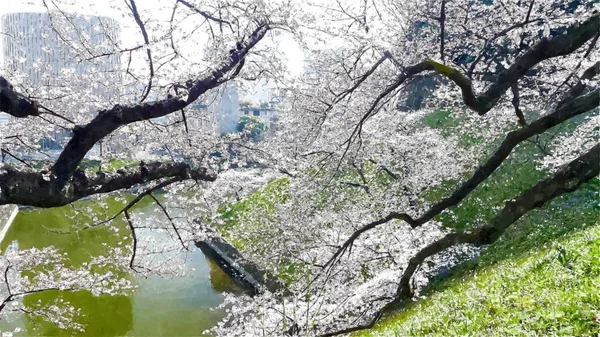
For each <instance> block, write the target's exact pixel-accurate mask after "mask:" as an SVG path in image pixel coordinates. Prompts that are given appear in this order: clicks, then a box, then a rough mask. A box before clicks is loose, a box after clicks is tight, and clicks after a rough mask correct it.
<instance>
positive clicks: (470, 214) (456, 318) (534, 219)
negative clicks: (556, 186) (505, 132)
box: [354, 110, 600, 337]
mask: <svg viewBox="0 0 600 337" xmlns="http://www.w3.org/2000/svg"><path fill="white" fill-rule="evenodd" d="M582 118H583V117H581V118H577V119H575V120H573V121H570V122H569V123H566V124H565V125H564V126H561V127H559V128H555V129H554V130H552V131H551V132H548V133H546V134H544V135H542V136H541V137H542V138H549V137H551V135H550V134H552V133H556V132H560V133H567V134H568V133H570V132H572V131H573V130H574V129H575V127H576V125H577V124H578V123H580V122H581V120H582ZM423 122H424V124H426V125H428V126H430V127H433V128H436V129H439V130H441V131H442V134H444V135H447V136H450V135H452V134H455V132H456V131H457V130H458V129H460V122H459V121H457V120H456V119H454V118H453V116H452V113H451V112H449V111H445V110H437V111H435V112H434V113H432V114H431V115H430V116H427V117H425V118H424V120H423ZM472 141H473V142H474V143H477V141H478V140H477V139H476V138H468V139H467V138H464V137H462V138H461V139H460V142H461V145H462V146H463V147H465V148H469V146H471V145H472V144H474V143H473V142H472ZM498 141H499V140H495V141H493V142H491V143H490V144H489V146H486V148H488V147H489V149H488V150H487V152H489V151H491V150H493V149H494V148H495V146H497V145H498ZM541 155H542V154H541V153H540V151H539V150H538V149H536V148H535V147H534V146H533V145H532V144H530V143H523V144H521V145H519V146H518V147H517V148H516V149H515V150H514V152H513V154H511V156H510V157H509V158H508V159H507V160H506V161H505V162H504V163H503V164H502V166H501V167H500V168H498V169H497V170H496V171H495V172H494V173H493V174H492V175H491V176H490V177H489V179H487V180H486V181H485V182H484V183H482V184H481V185H480V186H479V187H478V188H477V189H476V190H475V191H473V192H472V193H471V194H470V195H469V196H468V197H467V198H466V199H465V200H463V202H462V203H461V204H459V205H458V206H455V207H452V208H450V209H449V210H447V211H445V212H443V213H442V214H440V215H439V216H438V217H436V220H438V221H440V222H441V223H442V224H443V225H445V226H446V227H448V228H452V229H454V230H458V231H461V230H465V229H468V228H473V227H478V226H480V225H482V224H484V223H486V222H488V221H489V220H490V219H491V218H492V217H493V216H494V215H495V214H496V213H497V212H498V210H499V209H500V208H501V207H502V206H503V204H504V201H505V200H507V199H511V198H513V197H514V196H516V195H518V194H519V193H520V192H521V191H523V190H525V189H527V188H530V187H531V186H533V185H534V184H535V183H536V182H537V181H539V180H540V179H543V178H545V177H546V176H547V175H548V173H547V172H545V171H543V170H541V169H539V167H538V165H537V164H536V162H537V160H536V159H537V158H539V157H540V156H541ZM469 174H471V173H470V172H466V173H465V176H464V177H462V178H463V179H466V178H468V175H469ZM457 184H458V182H457V181H446V182H444V183H443V184H442V185H440V186H438V187H436V188H432V189H430V190H428V191H427V192H426V193H425V194H424V198H425V200H427V201H428V202H436V201H438V200H440V199H441V198H443V197H445V196H447V195H449V194H450V193H451V192H452V191H454V189H455V188H456V187H457ZM599 191H600V180H599V179H597V178H596V179H593V180H592V181H591V182H589V183H587V184H584V185H583V186H582V187H580V188H579V189H578V190H577V191H575V192H573V193H569V194H566V195H563V196H561V197H559V198H556V199H555V200H553V201H551V202H549V203H547V204H546V205H545V206H544V207H543V208H541V209H538V210H535V211H532V212H529V213H528V214H527V215H526V216H524V217H523V218H521V219H520V220H519V221H517V222H516V223H515V224H514V225H513V226H512V227H510V228H509V229H508V230H507V232H506V233H504V235H503V236H502V237H501V238H500V239H499V240H498V241H497V242H496V243H494V244H492V245H490V246H489V247H486V248H485V249H484V250H483V251H482V253H481V255H480V256H479V257H477V258H476V259H475V260H472V261H468V262H466V263H463V264H462V265H459V266H458V267H456V268H454V269H452V270H451V271H450V273H449V274H448V275H446V276H445V277H444V278H437V279H434V280H432V281H431V282H430V283H429V285H427V286H426V287H425V289H423V291H422V293H421V295H422V297H423V298H421V299H420V300H419V301H416V302H413V303H411V304H408V305H406V306H405V307H403V308H395V309H394V310H391V311H390V312H388V313H386V315H385V317H384V318H383V319H382V321H381V322H379V323H378V324H377V325H376V326H375V327H374V328H373V329H371V330H366V331H363V332H359V333H356V334H355V335H354V336H362V337H368V336H369V337H370V336H548V335H557V336H596V335H598V334H600V324H599V323H598V316H600V222H599V219H600V207H599V200H600V193H599Z"/></svg>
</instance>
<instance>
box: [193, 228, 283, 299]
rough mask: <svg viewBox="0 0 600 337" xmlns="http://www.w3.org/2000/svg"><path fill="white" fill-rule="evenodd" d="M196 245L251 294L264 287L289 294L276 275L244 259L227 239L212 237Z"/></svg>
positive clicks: (257, 292)
mask: <svg viewBox="0 0 600 337" xmlns="http://www.w3.org/2000/svg"><path fill="white" fill-rule="evenodd" d="M196 246H197V247H198V248H200V250H202V253H204V255H205V256H207V257H209V258H211V259H212V260H213V261H215V263H217V265H218V266H219V267H220V268H221V269H223V271H224V272H225V273H227V274H228V275H229V276H231V278H232V279H233V280H234V281H235V282H236V283H237V284H238V285H240V286H241V287H243V288H244V289H246V290H247V291H248V292H249V293H250V294H251V295H256V294H260V293H262V292H264V291H265V290H266V289H267V290H269V291H270V292H273V293H282V294H283V295H289V294H290V292H289V290H288V289H287V288H286V287H285V285H284V284H283V283H281V282H280V281H279V279H278V278H277V277H275V276H272V275H271V274H269V273H268V272H266V271H265V270H262V269H261V268H259V267H258V266H257V265H256V264H255V263H254V262H252V261H250V260H247V259H245V258H244V257H243V256H242V255H241V254H240V252H239V251H238V250H237V249H236V248H235V247H234V246H232V245H231V244H229V243H228V242H227V241H225V240H223V239H221V238H213V239H210V240H205V241H197V242H196Z"/></svg>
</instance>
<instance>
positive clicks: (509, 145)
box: [326, 66, 600, 265]
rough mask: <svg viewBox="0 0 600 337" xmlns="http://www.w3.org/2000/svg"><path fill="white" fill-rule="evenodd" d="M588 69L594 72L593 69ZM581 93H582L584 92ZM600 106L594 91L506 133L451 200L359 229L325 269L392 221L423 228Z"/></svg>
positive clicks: (393, 214) (598, 93)
mask: <svg viewBox="0 0 600 337" xmlns="http://www.w3.org/2000/svg"><path fill="white" fill-rule="evenodd" d="M590 69H596V68H594V66H592V68H590ZM581 90H582V91H583V89H581ZM599 104H600V90H599V89H596V90H594V91H592V92H591V93H589V94H587V95H584V96H580V97H578V98H577V99H572V100H571V101H570V102H568V104H563V105H560V106H559V107H557V108H556V110H555V111H554V112H553V113H551V114H549V115H547V116H545V117H542V118H540V119H538V120H536V121H535V122H533V123H531V124H529V125H527V126H525V127H522V128H520V129H517V130H515V131H512V132H509V133H508V134H507V135H506V137H505V138H504V141H503V142H502V143H501V144H500V146H499V147H498V148H497V150H496V152H495V153H494V154H493V155H492V156H491V157H490V158H489V159H488V160H487V162H486V163H485V164H483V165H482V166H480V167H479V168H478V169H477V170H476V171H475V173H474V174H473V176H472V177H471V178H470V179H469V180H467V181H465V182H464V183H462V185H461V186H460V187H459V188H458V189H457V190H456V191H454V193H452V195H451V196H449V197H446V198H444V199H442V200H441V201H439V202H438V203H436V204H434V205H433V206H431V208H429V210H428V211H427V212H425V214H423V215H422V216H421V217H419V218H417V219H413V218H412V217H411V216H410V215H408V214H406V213H398V212H391V213H390V214H388V215H387V216H385V217H383V218H381V219H378V220H376V221H373V222H371V223H369V224H367V225H365V226H363V227H361V228H360V229H358V230H356V231H355V232H354V233H352V235H351V236H350V237H349V238H348V239H347V240H346V241H345V242H344V244H343V245H342V246H341V248H340V249H339V250H338V251H336V252H335V253H334V255H333V256H332V257H331V259H330V260H329V261H328V262H327V264H326V265H331V264H332V263H334V262H335V261H336V260H337V259H338V258H339V257H341V255H342V254H343V253H344V252H345V251H346V250H347V249H348V248H350V247H351V246H352V244H353V243H354V241H355V240H356V239H358V237H359V236H360V235H361V234H362V233H364V232H367V231H369V230H371V229H373V228H376V227H378V226H380V225H383V224H385V223H388V222H389V221H391V220H403V221H405V222H407V223H408V224H409V225H410V226H411V227H412V228H416V227H419V226H421V225H423V224H425V223H426V222H428V221H429V220H431V219H433V218H434V217H435V216H437V215H438V214H440V213H441V212H443V211H444V210H446V209H447V208H449V207H452V206H454V205H457V204H458V203H460V202H461V201H462V200H463V199H464V198H465V197H467V195H469V194H470V193H471V192H472V191H473V190H474V189H475V188H476V187H477V186H479V184H481V183H482V182H483V181H485V180H486V179H487V178H488V177H489V176H490V175H491V174H492V173H493V172H494V171H495V170H496V169H497V168H498V167H500V165H501V164H502V162H504V160H505V159H506V158H507V157H508V156H509V155H510V153H511V152H512V150H513V149H514V148H515V147H516V146H517V145H518V144H520V143H521V142H523V141H525V140H526V139H528V138H530V137H532V136H535V135H538V134H541V133H543V132H545V131H546V130H548V129H550V128H552V127H554V126H556V125H559V124H561V123H562V122H564V121H566V120H568V119H570V118H573V117H575V116H578V115H581V114H583V113H585V112H587V111H590V110H592V109H594V108H596V107H598V105H599Z"/></svg>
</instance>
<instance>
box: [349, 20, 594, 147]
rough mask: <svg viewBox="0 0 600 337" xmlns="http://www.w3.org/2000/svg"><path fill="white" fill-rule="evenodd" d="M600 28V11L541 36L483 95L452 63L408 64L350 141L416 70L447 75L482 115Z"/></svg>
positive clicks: (360, 123)
mask: <svg viewBox="0 0 600 337" xmlns="http://www.w3.org/2000/svg"><path fill="white" fill-rule="evenodd" d="M598 30H600V13H595V14H594V15H592V16H591V17H590V18H589V19H587V20H586V21H584V22H583V23H581V24H578V25H577V24H576V25H573V26H570V27H569V28H568V29H567V31H566V33H565V34H563V35H559V36H557V37H554V38H551V39H547V38H544V39H542V40H541V41H540V42H538V43H537V44H536V45H535V46H533V47H532V48H531V49H530V50H528V51H527V52H525V53H524V54H523V55H521V56H519V57H518V58H517V59H516V60H515V62H514V63H513V64H512V65H511V66H510V67H509V68H508V69H505V70H503V71H502V72H500V73H499V74H498V76H497V77H496V79H495V81H494V82H492V84H491V85H490V86H489V87H488V88H487V89H486V90H485V91H484V92H483V93H482V94H480V95H476V93H475V92H474V91H473V85H472V83H471V80H470V79H469V78H468V77H467V76H465V75H463V74H462V73H461V72H460V71H458V70H456V69H454V68H452V67H450V66H447V65H444V64H441V63H439V62H436V61H433V60H425V61H422V62H419V63H417V64H415V65H412V66H409V67H406V68H404V69H403V71H402V74H400V75H399V76H398V78H397V80H396V81H394V83H392V84H390V85H389V86H388V87H387V88H386V89H385V90H384V91H383V92H382V93H381V94H380V95H379V96H378V97H377V99H376V100H375V101H374V102H373V104H372V105H371V107H370V109H369V110H368V111H367V112H366V113H365V115H364V116H363V118H362V119H361V120H360V122H359V123H358V125H357V127H356V128H355V130H354V132H353V134H352V136H351V137H350V141H352V140H353V139H354V137H356V136H357V135H358V134H359V133H360V129H361V126H362V124H363V123H364V122H365V121H366V120H367V119H368V118H369V117H371V116H372V115H373V114H374V112H375V109H376V108H377V106H378V105H379V103H380V102H381V100H382V99H383V98H385V97H386V96H387V95H389V94H390V93H392V92H393V91H394V90H396V89H397V88H398V87H400V85H402V84H403V83H404V82H405V81H406V80H407V79H409V78H412V77H413V76H415V75H417V74H420V73H422V72H425V71H435V72H437V73H438V74H440V75H442V76H444V77H446V78H448V79H449V80H451V81H452V82H454V84H456V85H457V86H458V87H459V88H460V90H461V92H462V97H463V101H464V104H466V105H467V106H468V107H469V108H471V109H472V110H474V111H475V112H477V113H478V114H479V115H485V114H486V113H487V112H488V111H490V110H491V109H492V108H493V107H494V106H495V105H496V103H498V101H499V100H500V98H501V97H502V96H503V95H504V93H505V92H506V91H507V90H508V89H509V88H511V87H512V86H513V85H514V84H515V83H517V81H518V80H519V78H521V77H522V76H523V75H524V74H525V73H526V72H527V71H528V70H529V69H531V68H532V67H533V66H535V65H536V64H538V63H540V62H542V61H544V60H547V59H550V58H554V57H558V56H564V55H568V54H570V53H572V52H574V51H575V50H577V49H578V48H579V47H581V46H583V45H584V44H585V43H586V42H587V41H589V40H590V39H592V38H593V37H594V36H595V35H596V33H597V32H598Z"/></svg>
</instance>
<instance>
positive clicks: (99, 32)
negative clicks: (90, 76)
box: [1, 12, 121, 85]
mask: <svg viewBox="0 0 600 337" xmlns="http://www.w3.org/2000/svg"><path fill="white" fill-rule="evenodd" d="M63 21H64V22H63ZM1 22H2V25H1V26H2V33H3V34H2V39H3V41H2V42H3V43H2V45H3V48H2V49H3V50H2V55H3V60H4V65H5V67H6V68H7V69H8V70H9V71H13V72H15V73H18V74H20V75H24V76H25V77H26V78H27V81H28V82H29V84H32V85H52V84H55V83H52V79H53V78H56V77H60V75H62V74H63V73H64V72H65V71H66V70H68V71H70V72H74V73H76V74H85V73H89V72H90V71H94V72H97V73H114V72H115V71H117V70H119V69H120V64H121V61H120V57H119V54H118V53H114V54H111V55H108V56H103V57H94V56H99V55H101V54H102V53H106V52H107V51H109V48H110V47H111V46H112V44H113V43H114V42H113V41H117V40H118V37H119V23H118V22H117V21H116V20H115V19H112V18H108V17H99V16H83V15H72V16H70V17H61V18H58V17H52V16H50V15H49V14H48V13H30V12H22V13H9V14H4V15H3V16H2V19H1ZM82 52H85V53H86V54H87V55H86V56H87V57H88V58H87V59H85V60H81V59H80V58H78V57H77V56H78V55H77V54H81V53H82Z"/></svg>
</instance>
